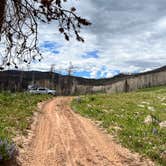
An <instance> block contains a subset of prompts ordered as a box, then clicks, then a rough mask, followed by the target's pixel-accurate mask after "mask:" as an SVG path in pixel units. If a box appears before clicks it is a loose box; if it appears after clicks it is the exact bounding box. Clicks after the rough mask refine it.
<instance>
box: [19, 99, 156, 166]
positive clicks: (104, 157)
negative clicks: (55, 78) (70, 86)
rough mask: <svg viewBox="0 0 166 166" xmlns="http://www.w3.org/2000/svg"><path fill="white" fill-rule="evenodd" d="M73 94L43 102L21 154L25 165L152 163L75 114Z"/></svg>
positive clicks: (133, 164)
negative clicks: (71, 106)
mask: <svg viewBox="0 0 166 166" xmlns="http://www.w3.org/2000/svg"><path fill="white" fill-rule="evenodd" d="M71 99H72V98H71V97H56V98H54V99H53V100H51V101H49V102H47V103H46V104H44V105H43V107H42V108H41V109H42V112H41V114H40V115H39V116H38V123H37V124H36V127H35V130H34V131H33V135H34V136H33V138H32V140H31V141H30V142H29V144H28V146H27V147H26V149H25V151H24V153H21V154H20V157H19V160H20V162H21V165H22V166H113V165H117V166H118V165H123V166H125V165H126V166H127V165H131V166H143V165H146V166H148V165H149V166H152V165H153V163H152V162H151V161H149V160H147V159H142V158H141V157H140V156H139V155H138V154H133V153H131V152H130V151H129V150H128V149H125V148H123V147H121V146H120V145H119V144H117V143H115V142H114V141H113V140H112V138H111V137H110V136H109V135H107V134H104V132H102V131H101V130H100V129H98V128H97V127H96V125H95V124H94V123H93V122H91V121H90V120H88V119H86V118H83V117H81V116H80V115H78V114H76V113H74V111H73V110H72V109H71V108H70V106H69V103H70V101H71Z"/></svg>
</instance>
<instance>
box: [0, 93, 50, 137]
mask: <svg viewBox="0 0 166 166" xmlns="http://www.w3.org/2000/svg"><path fill="white" fill-rule="evenodd" d="M49 97H50V96H48V95H33V94H28V93H7V92H4V93H0V139H7V140H12V138H14V137H15V136H16V135H24V134H26V131H27V129H28V128H29V126H30V123H31V118H32V116H33V113H34V111H36V109H37V108H36V106H37V103H38V102H40V101H43V100H47V99H48V98H49Z"/></svg>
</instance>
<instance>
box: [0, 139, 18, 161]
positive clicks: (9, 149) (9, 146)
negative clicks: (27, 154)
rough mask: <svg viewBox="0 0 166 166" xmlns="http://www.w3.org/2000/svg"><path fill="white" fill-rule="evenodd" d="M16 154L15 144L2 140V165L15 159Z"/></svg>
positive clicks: (0, 149) (0, 145) (0, 157)
mask: <svg viewBox="0 0 166 166" xmlns="http://www.w3.org/2000/svg"><path fill="white" fill-rule="evenodd" d="M16 152H17V150H16V146H15V144H14V143H12V142H9V141H7V140H6V139H5V140H2V139H0V163H3V162H5V161H9V160H11V159H13V158H14V156H15V154H16Z"/></svg>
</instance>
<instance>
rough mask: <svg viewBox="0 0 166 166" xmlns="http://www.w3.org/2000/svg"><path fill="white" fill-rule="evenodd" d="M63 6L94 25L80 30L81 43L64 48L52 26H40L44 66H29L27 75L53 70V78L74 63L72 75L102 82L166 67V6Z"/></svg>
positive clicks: (112, 1) (155, 0)
mask: <svg viewBox="0 0 166 166" xmlns="http://www.w3.org/2000/svg"><path fill="white" fill-rule="evenodd" d="M64 4H65V7H66V8H67V9H69V8H70V7H71V6H75V7H76V8H77V12H78V14H80V15H82V16H84V17H86V18H88V19H89V20H90V21H91V22H92V23H93V24H92V26H90V27H87V28H83V29H81V34H82V36H83V37H84V39H85V43H79V42H77V41H76V40H75V39H74V38H72V39H71V40H70V41H69V42H67V41H66V40H65V39H64V37H63V35H61V34H59V32H58V30H57V28H56V22H54V23H51V24H49V25H46V24H41V25H40V29H39V45H40V49H41V51H42V54H43V60H42V62H41V63H33V64H31V69H35V70H42V71H48V70H50V66H51V65H52V64H54V65H55V72H60V73H65V71H66V70H67V68H68V67H69V64H70V62H72V64H73V66H74V67H75V70H76V71H75V70H74V71H73V74H74V75H76V76H83V77H87V78H103V77H112V76H114V75H117V74H118V73H136V72H143V71H147V70H151V69H154V68H157V67H161V66H164V65H166V10H165V9H166V1H165V0H146V1H145V0H139V1H138V0H123V1H122V0H109V1H103V0H102V1H101V0H95V1H93V0H80V1H75V0H69V1H68V2H67V3H64ZM71 36H72V34H71Z"/></svg>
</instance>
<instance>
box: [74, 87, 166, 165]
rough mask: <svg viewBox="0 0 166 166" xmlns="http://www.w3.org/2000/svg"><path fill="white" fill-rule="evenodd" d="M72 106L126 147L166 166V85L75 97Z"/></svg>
mask: <svg viewBox="0 0 166 166" xmlns="http://www.w3.org/2000/svg"><path fill="white" fill-rule="evenodd" d="M72 107H73V109H74V110H75V111H76V112H78V113H80V114H81V115H83V116H85V117H88V118H91V119H92V120H94V121H96V123H97V124H98V125H99V126H101V127H102V128H105V129H106V130H107V132H108V133H110V134H111V135H113V136H114V138H115V139H116V140H117V141H118V142H120V143H121V144H122V145H123V146H125V147H128V148H130V149H131V150H134V151H136V152H139V153H140V154H142V155H145V156H148V157H149V158H151V159H152V160H153V161H155V162H157V163H160V164H161V165H165V164H166V151H165V150H166V145H165V142H166V86H163V87H157V88H150V89H149V88H148V89H143V90H141V91H137V92H131V93H120V94H112V95H110V94H109V95H108V94H98V95H86V96H82V97H79V98H76V99H75V100H74V101H73V103H72ZM164 124H165V125H164Z"/></svg>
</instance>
